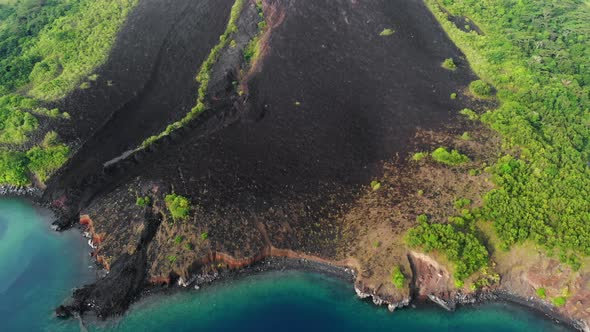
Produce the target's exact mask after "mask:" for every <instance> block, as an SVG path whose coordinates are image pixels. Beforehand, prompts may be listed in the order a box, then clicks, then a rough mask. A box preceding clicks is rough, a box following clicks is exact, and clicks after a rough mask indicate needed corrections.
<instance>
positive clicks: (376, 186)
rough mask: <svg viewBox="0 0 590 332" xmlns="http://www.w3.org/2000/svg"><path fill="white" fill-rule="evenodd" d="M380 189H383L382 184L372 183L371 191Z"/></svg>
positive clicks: (375, 181)
mask: <svg viewBox="0 0 590 332" xmlns="http://www.w3.org/2000/svg"><path fill="white" fill-rule="evenodd" d="M380 188H381V182H379V181H377V180H373V181H371V189H373V191H377V190H379V189H380Z"/></svg>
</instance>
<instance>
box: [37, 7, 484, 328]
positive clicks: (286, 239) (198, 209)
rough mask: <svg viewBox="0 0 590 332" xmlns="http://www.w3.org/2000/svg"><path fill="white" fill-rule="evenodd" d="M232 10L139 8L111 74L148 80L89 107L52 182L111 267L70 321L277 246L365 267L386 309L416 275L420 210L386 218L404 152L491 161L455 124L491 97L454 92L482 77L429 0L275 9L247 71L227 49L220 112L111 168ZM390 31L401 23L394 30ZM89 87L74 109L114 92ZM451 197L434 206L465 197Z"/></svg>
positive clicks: (407, 184) (403, 190)
mask: <svg viewBox="0 0 590 332" xmlns="http://www.w3.org/2000/svg"><path fill="white" fill-rule="evenodd" d="M230 5H231V4H230V3H229V2H228V1H223V2H219V3H218V2H217V1H216V2H215V6H213V5H212V2H208V1H201V2H190V3H189V2H188V1H187V5H186V6H188V7H186V8H184V9H182V10H180V9H178V10H176V9H170V8H171V7H166V8H167V9H166V10H162V11H161V12H159V10H161V9H162V8H160V7H159V6H160V4H159V3H158V2H155V1H154V2H153V3H152V2H150V1H145V2H143V3H142V4H140V7H139V8H138V9H137V10H136V12H135V13H134V14H133V15H134V16H133V17H132V19H131V21H130V23H129V24H128V26H127V27H126V28H125V29H124V30H123V32H122V33H121V36H120V38H119V45H117V46H116V48H115V51H114V52H113V54H112V57H111V59H110V63H109V64H107V66H106V67H105V69H104V70H105V71H108V70H110V71H111V72H113V73H114V72H118V70H116V69H110V68H117V66H119V64H118V63H119V58H122V59H127V60H123V61H124V63H126V64H127V66H130V67H129V68H131V69H130V70H129V71H131V72H136V73H139V75H137V77H136V78H135V79H134V80H135V81H134V83H133V84H132V85H131V87H130V88H129V90H125V91H119V92H118V93H119V94H120V96H115V97H113V99H111V104H110V105H112V107H111V109H114V110H115V111H113V112H111V113H107V111H103V112H102V117H101V118H100V119H101V120H93V119H92V117H93V116H94V117H96V118H98V116H96V115H90V114H89V115H88V118H83V117H82V115H80V118H79V119H80V121H81V122H85V123H86V124H85V126H86V127H84V126H81V127H80V128H84V130H81V131H80V132H79V133H78V134H77V135H79V136H80V137H84V135H87V134H86V132H85V130H87V129H88V130H90V131H92V130H91V129H92V126H95V125H97V124H98V123H99V122H100V121H103V123H104V125H103V126H102V127H100V128H99V129H98V130H95V131H94V132H93V134H92V135H87V138H83V139H85V143H84V144H83V145H82V147H81V148H80V149H79V151H78V153H77V154H76V155H75V156H74V157H73V158H72V159H71V161H70V162H69V163H68V164H67V165H66V167H65V168H64V169H63V171H62V172H60V173H59V174H58V175H57V176H55V177H54V178H53V179H52V182H51V183H50V184H49V186H48V189H47V190H46V192H45V199H46V200H47V201H49V202H51V203H52V204H53V206H54V207H56V208H57V209H61V210H62V212H63V218H62V220H61V221H60V222H59V223H58V225H59V227H66V226H68V225H69V224H71V223H72V221H74V220H75V218H77V217H78V216H79V215H80V214H82V215H84V217H83V218H82V219H81V220H82V222H83V223H84V224H85V225H87V226H88V227H89V232H90V234H91V236H92V240H93V245H94V246H95V248H96V251H95V255H96V256H97V258H98V260H99V261H100V262H101V263H102V264H103V265H104V266H105V267H106V268H107V269H110V270H111V273H110V274H108V276H107V277H105V278H104V279H101V280H99V281H98V282H97V283H96V284H94V285H90V286H86V287H85V288H83V289H81V290H79V291H77V292H76V294H75V296H74V301H73V303H72V304H71V305H68V306H65V307H62V308H60V314H63V315H67V314H68V313H69V312H71V311H78V312H86V311H88V310H93V311H95V312H97V313H98V314H99V315H100V316H102V317H105V316H109V315H111V314H115V313H120V312H121V311H122V310H124V308H125V307H126V305H128V304H129V303H130V301H131V300H132V299H133V298H134V297H135V296H136V295H137V294H138V293H139V291H140V290H141V288H142V287H144V286H146V285H149V284H150V281H151V283H152V284H158V283H170V282H174V281H176V280H177V279H178V280H179V281H180V283H181V284H187V283H190V282H189V281H194V280H195V276H201V278H200V279H199V280H206V279H207V278H205V277H203V276H204V275H217V272H219V271H224V270H227V269H235V268H241V267H244V266H246V265H249V264H252V263H254V262H256V261H258V260H260V259H262V258H264V257H267V256H289V257H304V258H305V257H307V258H310V257H311V258H314V259H318V260H321V261H331V262H340V263H341V264H344V265H349V266H351V267H354V268H356V269H357V270H359V271H362V272H363V273H362V275H363V277H362V278H364V279H365V280H364V282H365V284H366V285H365V284H363V285H365V286H367V287H373V288H374V289H376V290H380V291H381V292H382V293H383V295H382V296H384V297H386V296H390V301H389V302H390V303H394V302H395V303H397V302H404V301H407V299H408V296H409V293H408V292H409V290H408V289H407V287H403V288H402V289H396V288H394V287H393V286H392V285H391V284H390V283H389V282H388V280H389V271H390V269H391V268H392V267H393V266H395V265H402V266H403V268H404V270H405V271H406V273H408V274H409V273H410V265H409V262H408V259H407V250H406V249H404V248H405V246H404V244H403V241H402V240H401V237H400V236H399V234H402V233H403V232H405V230H407V229H408V228H409V227H411V226H412V225H413V224H414V219H415V216H416V213H415V211H413V210H412V208H411V207H403V209H404V211H403V215H401V214H400V216H399V219H396V220H392V219H391V217H386V218H383V219H382V218H381V215H382V214H386V213H388V212H387V211H388V210H391V209H394V208H395V207H396V206H399V209H402V206H403V204H401V203H402V202H404V201H406V200H411V199H413V197H412V195H410V193H411V192H412V191H413V189H412V188H411V186H412V183H411V182H412V181H413V180H412V179H413V177H412V176H411V174H412V173H413V172H412V171H411V169H412V167H414V166H412V165H410V164H408V163H407V162H406V157H407V155H408V154H409V152H410V151H414V150H415V149H417V148H428V146H429V145H430V144H433V143H453V144H454V143H456V144H463V145H464V148H465V150H466V151H470V152H471V153H472V155H473V156H478V155H481V151H482V150H483V149H482V148H481V145H478V144H479V143H477V142H476V141H473V142H467V143H465V142H463V143H461V142H459V140H457V139H456V135H457V134H460V133H461V132H463V131H464V130H465V128H467V127H469V126H473V124H471V123H468V122H465V121H460V120H459V119H458V114H457V110H459V109H461V108H463V107H465V106H467V105H475V106H479V107H480V108H481V107H485V106H486V105H485V104H481V103H479V104H478V102H476V101H473V100H471V99H470V98H469V97H468V96H467V95H466V94H463V93H461V97H460V98H450V96H451V94H452V93H460V92H462V91H464V90H465V88H466V86H467V84H468V83H469V82H471V81H473V80H475V79H476V77H475V76H474V75H473V73H471V71H470V69H469V67H468V65H467V63H466V62H465V60H464V59H463V56H462V54H461V52H460V51H459V50H458V49H457V48H456V47H455V46H454V45H453V44H452V43H451V42H450V40H449V39H448V38H447V37H446V35H445V34H444V32H443V31H442V29H441V28H440V26H439V25H438V23H437V22H436V20H435V19H434V17H433V16H432V15H431V13H430V12H429V11H428V10H427V8H426V7H425V6H424V5H423V4H422V3H421V2H419V1H373V2H358V1H330V2H316V1H313V2H311V1H310V2H302V1H288V0H280V1H265V2H263V3H262V5H263V6H262V8H263V13H264V15H263V16H264V17H265V18H266V22H265V23H266V26H267V27H266V29H265V31H264V33H263V35H262V38H260V42H259V45H258V47H259V48H260V55H259V58H258V59H257V61H256V62H255V63H254V64H253V65H251V66H248V64H246V63H245V61H244V59H243V58H241V57H235V56H231V54H232V53H235V52H233V51H232V48H233V47H231V46H230V47H227V48H225V49H224V51H223V52H224V53H223V55H222V56H220V57H219V61H218V63H217V64H216V66H215V68H214V69H213V73H212V74H211V77H213V78H214V80H215V82H214V83H213V84H211V85H210V89H209V91H208V94H207V96H208V100H207V101H208V104H209V105H210V108H209V109H208V110H207V111H205V112H204V113H203V114H201V115H200V116H199V117H198V118H197V119H196V120H195V121H193V122H191V123H190V124H189V125H188V126H185V127H183V128H181V129H179V130H176V131H174V132H173V133H172V134H170V135H168V136H165V137H164V138H163V139H160V140H159V141H157V142H155V143H153V144H152V145H150V146H148V147H147V148H145V149H141V150H137V151H135V152H131V153H130V154H128V155H123V156H122V158H119V159H115V160H114V161H113V158H117V157H118V156H120V155H121V154H124V153H125V152H126V151H128V150H130V149H133V148H134V147H136V146H137V145H138V144H139V143H140V142H141V141H142V140H143V139H144V138H146V137H147V136H149V135H152V134H154V133H157V132H158V131H160V130H162V129H163V128H164V127H165V126H166V125H167V124H168V122H171V121H173V120H178V119H179V118H180V117H182V112H183V111H186V110H188V109H189V108H190V107H191V106H193V105H192V104H191V98H190V96H191V95H192V96H193V99H192V100H194V95H195V94H196V92H195V91H196V86H195V84H194V81H192V80H191V77H193V76H194V72H196V69H195V68H198V66H199V63H200V62H201V61H202V60H203V59H204V57H205V56H206V55H204V54H205V53H206V52H205V51H204V50H205V49H210V48H212V44H213V43H214V40H215V39H216V37H212V36H213V35H219V34H221V31H222V29H223V27H222V26H220V25H218V24H219V22H220V21H223V22H226V21H227V16H228V12H229V6H230ZM258 5H260V3H259V4H258ZM175 8H176V7H175ZM245 8H246V9H244V10H243V12H242V17H241V19H240V21H239V23H238V31H239V32H237V34H236V36H235V39H236V40H239V39H240V38H241V37H240V36H241V35H243V34H245V35H246V37H248V38H252V37H254V36H253V34H255V33H256V31H252V29H251V26H252V25H253V24H254V26H256V24H257V19H258V16H257V15H252V14H251V13H252V11H253V10H255V9H256V3H255V2H250V1H247V2H246V5H245ZM156 12H158V13H159V15H160V16H161V19H158V22H159V23H158V24H161V25H162V27H158V28H155V31H156V32H158V33H159V34H156V36H151V37H143V32H142V30H140V29H142V28H143V29H146V30H151V29H148V28H147V27H144V26H143V25H144V24H145V23H143V22H145V21H148V20H149V17H150V15H154V13H156ZM254 13H255V11H254ZM144 15H145V17H146V18H145V19H143V16H144ZM134 22H135V23H134ZM189 22H192V23H189ZM194 22H198V23H194ZM205 22H208V23H205ZM187 24H188V27H189V28H188V29H187ZM384 29H392V30H394V31H395V32H394V33H393V34H391V35H383V34H381V32H382V31H383V30H384ZM134 36H137V37H138V38H150V39H154V41H153V42H151V44H149V43H148V44H149V45H152V46H150V47H147V46H138V47H139V48H138V49H137V50H134V51H132V52H131V55H132V56H133V54H135V53H137V55H136V57H137V58H138V60H129V59H128V54H129V52H127V51H125V48H126V47H127V46H128V45H129V43H130V40H134V39H133V38H134ZM140 40H141V39H140ZM139 44H140V43H137V45H139ZM149 45H148V46H149ZM238 48H239V45H238ZM142 51H143V52H145V55H144V54H143V53H141V52H142ZM447 58H453V59H455V60H454V61H455V62H456V64H457V65H458V68H457V69H456V70H447V69H444V68H443V67H442V66H441V63H442V62H443V60H444V59H447ZM145 59H149V60H145ZM125 61H126V62H125ZM145 63H151V64H150V65H146V64H145ZM133 64H135V65H133ZM147 68H149V70H148V69H147ZM146 70H147V72H146ZM187 73H188V74H187ZM117 75H122V76H127V74H126V73H120V72H119V73H118V74H117ZM107 76H108V75H107ZM126 79H128V80H130V79H131V78H129V77H127V78H126ZM238 79H239V80H241V81H240V82H239V83H238V82H236V81H237V80H238ZM236 83H237V84H236ZM236 85H239V88H238V89H236V88H235V87H236ZM88 94H90V93H89V92H86V93H80V94H79V95H74V96H72V97H71V99H70V100H69V101H68V102H67V103H66V105H68V103H69V104H70V105H78V103H86V104H92V105H96V104H97V103H98V102H99V101H100V100H105V99H106V100H109V99H110V97H109V94H108V93H105V94H104V95H100V94H97V95H92V94H90V96H88ZM128 94H131V95H132V96H128ZM123 96H127V99H125V98H124V97H123ZM101 98H102V99H101ZM117 98H118V99H117ZM80 100H82V101H80ZM112 100H123V102H118V103H116V102H113V101H112ZM72 107H73V106H72ZM93 107H95V108H97V107H98V106H93ZM89 113H92V112H89ZM105 114H108V116H105ZM85 116H86V115H85ZM451 124H452V125H451ZM482 131H484V130H483V129H482ZM483 158H484V157H483V156H482V157H481V158H480V159H483ZM441 172H443V173H444V171H441ZM424 174H426V175H424V177H425V178H424V179H422V180H424V181H425V182H429V183H432V184H431V185H432V186H433V187H436V186H439V185H441V186H442V184H440V183H439V182H440V181H446V182H453V181H451V180H449V177H451V179H452V177H453V176H454V175H455V172H454V171H449V172H446V173H444V174H437V173H433V172H430V173H429V172H424ZM403 178H405V179H406V180H407V181H402V179H403ZM377 179H382V181H383V182H384V185H386V188H385V189H383V190H381V191H380V192H379V194H373V193H372V190H371V189H370V186H369V183H371V181H374V180H377ZM437 181H439V182H437ZM480 182H483V181H479V180H469V181H467V182H466V183H465V185H464V186H463V187H462V188H454V187H453V185H452V184H449V185H448V186H449V187H451V189H449V190H450V191H453V190H455V191H459V190H463V191H465V192H468V193H470V194H471V195H472V196H474V197H476V196H477V194H478V193H480V191H482V190H484V189H485V188H484V186H483V185H481V184H480ZM387 188H388V189H387ZM386 189H387V190H386ZM447 191H448V190H447ZM171 193H174V194H176V195H181V196H183V197H186V198H188V200H189V202H190V212H189V213H188V215H184V216H182V217H181V218H173V217H172V216H171V215H170V212H169V209H168V208H169V207H170V206H169V204H168V206H167V204H166V202H165V197H166V195H168V194H171ZM433 195H434V194H433ZM437 195H438V194H437ZM440 196H442V197H443V198H439V199H438V203H437V204H438V205H437V206H435V207H433V209H436V208H437V207H438V206H445V205H446V204H449V203H451V202H452V199H454V197H455V196H454V195H453V193H452V192H446V193H441V194H440ZM138 197H148V199H147V201H148V202H149V203H148V204H147V207H144V206H143V205H145V204H140V205H142V206H139V205H137V204H136V200H137V198H138ZM433 198H434V197H433ZM367 199H369V200H370V201H373V202H378V206H377V207H375V209H373V210H374V211H375V212H377V213H378V215H371V213H369V214H366V213H364V212H359V210H358V207H359V206H361V205H363V204H364V205H365V206H367V204H366V203H367V202H366V200H367ZM418 203H419V204H425V203H424V202H423V201H422V202H418ZM400 211H401V210H400ZM400 213H402V212H400ZM359 214H360V215H359ZM154 215H156V216H158V218H159V219H158V218H154V217H153V216H154ZM146 216H147V217H146ZM372 224H374V225H375V227H372V226H371V225H372ZM369 226H371V229H372V231H377V230H379V229H385V230H386V231H385V232H384V233H383V235H384V236H387V235H391V236H392V237H391V238H389V239H383V241H387V242H388V244H387V246H383V247H382V248H381V249H382V250H381V249H379V250H376V251H374V252H373V251H371V252H369V253H367V252H366V250H367V248H365V246H369V247H373V244H372V243H373V242H371V239H369V238H370V237H372V236H373V235H372V233H371V232H368V231H367V230H368V228H369ZM379 246H380V245H379ZM375 247H377V246H376V245H375ZM379 252H380V254H378V253H379ZM88 303H93V305H92V306H89V305H88Z"/></svg>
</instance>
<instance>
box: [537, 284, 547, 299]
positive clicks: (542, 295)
mask: <svg viewBox="0 0 590 332" xmlns="http://www.w3.org/2000/svg"><path fill="white" fill-rule="evenodd" d="M536 293H537V296H538V297H539V298H541V299H543V300H544V299H546V298H547V294H546V291H545V288H543V287H540V288H537V290H536Z"/></svg>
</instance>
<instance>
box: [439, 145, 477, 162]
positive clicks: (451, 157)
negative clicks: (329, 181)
mask: <svg viewBox="0 0 590 332" xmlns="http://www.w3.org/2000/svg"><path fill="white" fill-rule="evenodd" d="M432 159H433V160H434V161H436V162H438V163H441V164H445V165H448V166H458V165H461V164H464V163H467V162H469V161H471V159H469V157H467V156H466V155H464V154H461V153H460V152H459V151H457V150H454V149H453V150H451V151H450V152H449V150H447V149H446V148H444V147H440V148H438V149H436V150H434V151H433V152H432Z"/></svg>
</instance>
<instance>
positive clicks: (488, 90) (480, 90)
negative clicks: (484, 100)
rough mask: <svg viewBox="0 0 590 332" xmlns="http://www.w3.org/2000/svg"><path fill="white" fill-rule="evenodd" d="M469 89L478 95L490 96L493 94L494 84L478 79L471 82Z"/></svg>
mask: <svg viewBox="0 0 590 332" xmlns="http://www.w3.org/2000/svg"><path fill="white" fill-rule="evenodd" d="M469 91H471V93H473V94H474V95H475V96H477V97H489V96H490V95H491V94H492V86H491V85H489V84H488V83H486V82H484V81H482V80H477V81H473V82H471V83H470V84H469Z"/></svg>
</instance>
